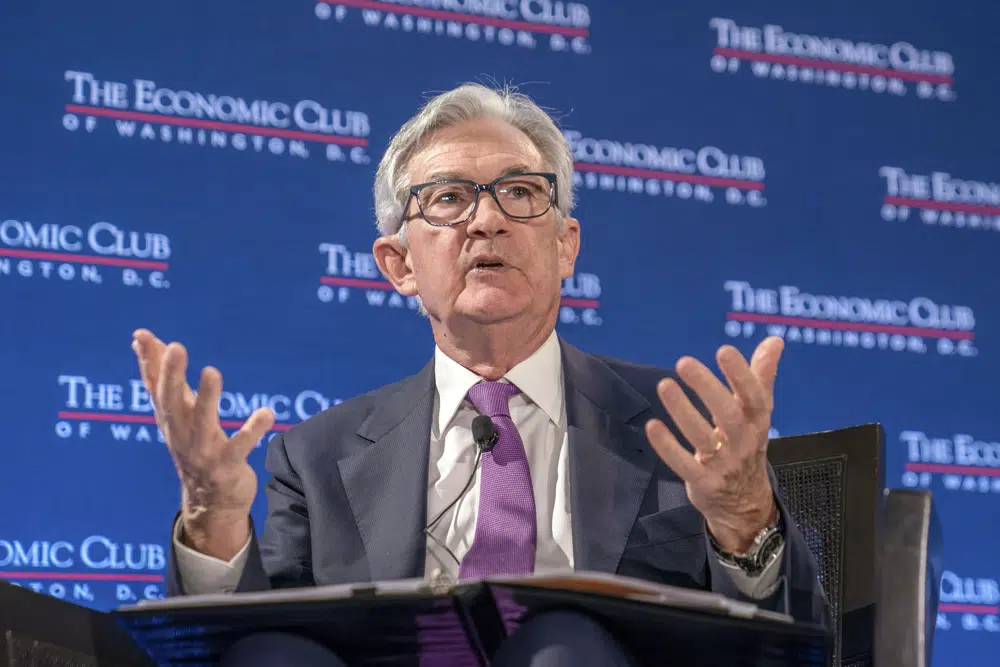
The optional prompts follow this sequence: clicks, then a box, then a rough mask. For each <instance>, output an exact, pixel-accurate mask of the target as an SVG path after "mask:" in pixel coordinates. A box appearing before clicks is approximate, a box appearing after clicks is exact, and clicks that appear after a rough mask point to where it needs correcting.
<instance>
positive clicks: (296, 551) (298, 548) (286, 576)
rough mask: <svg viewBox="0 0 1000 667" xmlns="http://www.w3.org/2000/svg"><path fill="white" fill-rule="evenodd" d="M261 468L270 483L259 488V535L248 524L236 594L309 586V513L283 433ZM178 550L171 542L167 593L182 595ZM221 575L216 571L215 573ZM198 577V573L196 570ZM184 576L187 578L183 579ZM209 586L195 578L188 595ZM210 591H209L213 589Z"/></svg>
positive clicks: (184, 584)
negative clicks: (263, 506)
mask: <svg viewBox="0 0 1000 667" xmlns="http://www.w3.org/2000/svg"><path fill="white" fill-rule="evenodd" d="M265 467H266V468H267V472H268V473H270V476H271V477H270V479H269V480H268V482H267V485H266V486H265V493H266V496H267V520H266V521H265V524H264V530H263V533H262V534H261V535H260V536H259V537H258V536H257V530H256V527H255V526H254V524H253V521H252V520H251V524H250V543H249V544H248V545H247V546H246V548H245V552H244V553H241V554H240V555H241V558H240V559H239V560H240V561H241V564H242V572H241V573H240V574H239V579H238V583H237V584H236V586H235V591H236V592H237V593H245V592H251V591H266V590H270V589H272V588H293V587H300V586H312V585H313V583H314V582H313V577H312V556H311V552H310V539H309V513H308V510H307V508H306V500H305V496H304V495H303V493H302V482H301V480H300V479H299V476H298V474H297V473H296V472H295V470H294V469H293V468H292V464H291V462H290V461H289V459H288V452H287V450H286V448H285V440H284V436H283V435H278V436H276V437H275V438H274V439H273V440H272V441H271V442H270V444H269V445H268V449H267V458H266V463H265ZM178 555H179V552H178V549H177V546H176V545H175V544H174V541H173V540H171V547H170V558H169V563H168V567H167V595H169V596H175V595H183V594H185V591H187V590H189V587H188V585H187V582H186V581H185V580H184V578H183V575H184V571H183V570H184V569H186V568H182V567H181V566H182V565H185V563H183V562H181V561H185V560H186V561H190V559H184V558H183V557H182V558H181V559H178ZM220 571H221V570H220ZM198 574H204V572H203V571H202V572H199V573H198ZM189 576H190V575H189ZM226 584H227V582H224V581H221V580H220V581H219V582H218V586H217V587H215V590H231V589H232V586H231V585H226ZM206 587H207V588H208V589H211V588H212V583H211V582H205V580H204V577H201V578H200V579H199V583H198V586H197V588H198V589H199V590H191V591H190V592H191V593H196V592H202V590H205V589H206ZM213 592H215V591H213Z"/></svg>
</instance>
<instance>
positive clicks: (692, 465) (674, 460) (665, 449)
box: [646, 419, 705, 482]
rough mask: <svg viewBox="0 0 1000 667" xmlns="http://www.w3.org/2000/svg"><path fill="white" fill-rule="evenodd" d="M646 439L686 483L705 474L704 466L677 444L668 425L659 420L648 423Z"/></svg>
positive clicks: (651, 420)
mask: <svg viewBox="0 0 1000 667" xmlns="http://www.w3.org/2000/svg"><path fill="white" fill-rule="evenodd" d="M646 438H647V439H648V440H649V444H650V445H652V446H653V450H654V451H655V452H656V453H657V455H658V456H659V457H660V459H661V460H662V461H663V462H664V463H666V464H667V466H668V467H669V468H670V469H671V470H673V471H674V472H675V473H677V476H678V477H680V478H681V479H682V480H684V481H685V482H692V481H694V480H697V479H698V478H699V477H701V475H703V474H704V472H705V468H704V466H701V465H699V464H698V462H697V461H695V458H694V456H692V455H691V454H690V453H689V452H688V451H687V450H686V449H684V448H683V447H682V446H681V444H680V443H679V442H677V438H675V437H674V434H673V433H671V432H670V429H668V428H667V425H666V424H664V423H663V422H662V421H660V420H659V419H650V420H649V421H648V422H646Z"/></svg>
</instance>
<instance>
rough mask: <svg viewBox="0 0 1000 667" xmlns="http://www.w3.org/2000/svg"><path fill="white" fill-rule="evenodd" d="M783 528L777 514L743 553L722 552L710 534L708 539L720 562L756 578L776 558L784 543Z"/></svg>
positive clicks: (779, 516) (779, 515)
mask: <svg viewBox="0 0 1000 667" xmlns="http://www.w3.org/2000/svg"><path fill="white" fill-rule="evenodd" d="M783 527H784V526H783V525H782V521H781V514H780V513H779V514H778V518H777V520H775V522H774V523H772V524H771V525H769V526H766V527H765V528H764V529H763V530H761V531H760V532H759V533H757V536H756V537H755V538H754V539H753V544H751V545H750V548H749V549H747V550H746V551H745V552H744V553H737V554H734V553H729V552H727V551H724V550H723V549H722V547H721V546H719V543H718V542H716V541H715V538H714V537H713V536H712V534H711V533H709V534H708V539H709V540H710V541H711V543H712V547H713V548H714V549H715V553H716V555H717V556H718V557H719V560H720V561H722V562H723V563H726V564H728V565H732V566H734V567H738V568H740V569H741V570H743V571H744V572H745V573H746V574H747V575H748V576H751V577H756V576H759V575H760V573H761V572H763V571H764V570H765V569H766V568H767V566H768V565H770V564H771V563H772V562H773V561H774V559H775V558H776V557H777V556H778V551H779V550H780V549H781V546H782V545H783V544H784V543H785V535H784V530H783Z"/></svg>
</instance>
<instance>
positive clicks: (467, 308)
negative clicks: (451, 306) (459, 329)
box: [455, 293, 528, 324]
mask: <svg viewBox="0 0 1000 667" xmlns="http://www.w3.org/2000/svg"><path fill="white" fill-rule="evenodd" d="M455 306H456V308H455V313H456V314H459V315H461V316H463V317H466V318H468V319H470V320H472V321H474V322H477V323H479V324H495V323H497V322H503V321H506V320H510V319H513V318H515V317H517V316H518V315H520V314H521V313H523V312H524V311H525V310H526V308H527V306H528V303H527V299H524V298H517V297H512V296H511V295H510V294H506V293H499V294H489V293H486V294H477V295H476V296H475V298H473V299H468V300H466V301H465V303H456V304H455Z"/></svg>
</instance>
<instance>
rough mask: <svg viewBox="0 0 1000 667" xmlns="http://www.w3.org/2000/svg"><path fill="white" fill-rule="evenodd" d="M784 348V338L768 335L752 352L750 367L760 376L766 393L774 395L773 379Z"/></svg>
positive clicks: (776, 373)
mask: <svg viewBox="0 0 1000 667" xmlns="http://www.w3.org/2000/svg"><path fill="white" fill-rule="evenodd" d="M784 350H785V340H784V339H783V338H781V337H779V336H768V337H767V338H765V339H764V340H763V341H762V342H761V344H760V345H758V346H757V349H756V350H754V352H753V357H751V359H750V369H751V370H752V371H753V373H754V375H756V376H757V377H758V378H760V381H761V384H762V385H763V386H764V390H765V391H766V392H767V393H768V395H772V396H773V395H774V381H775V378H777V376H778V362H780V361H781V353H782V352H784Z"/></svg>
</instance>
